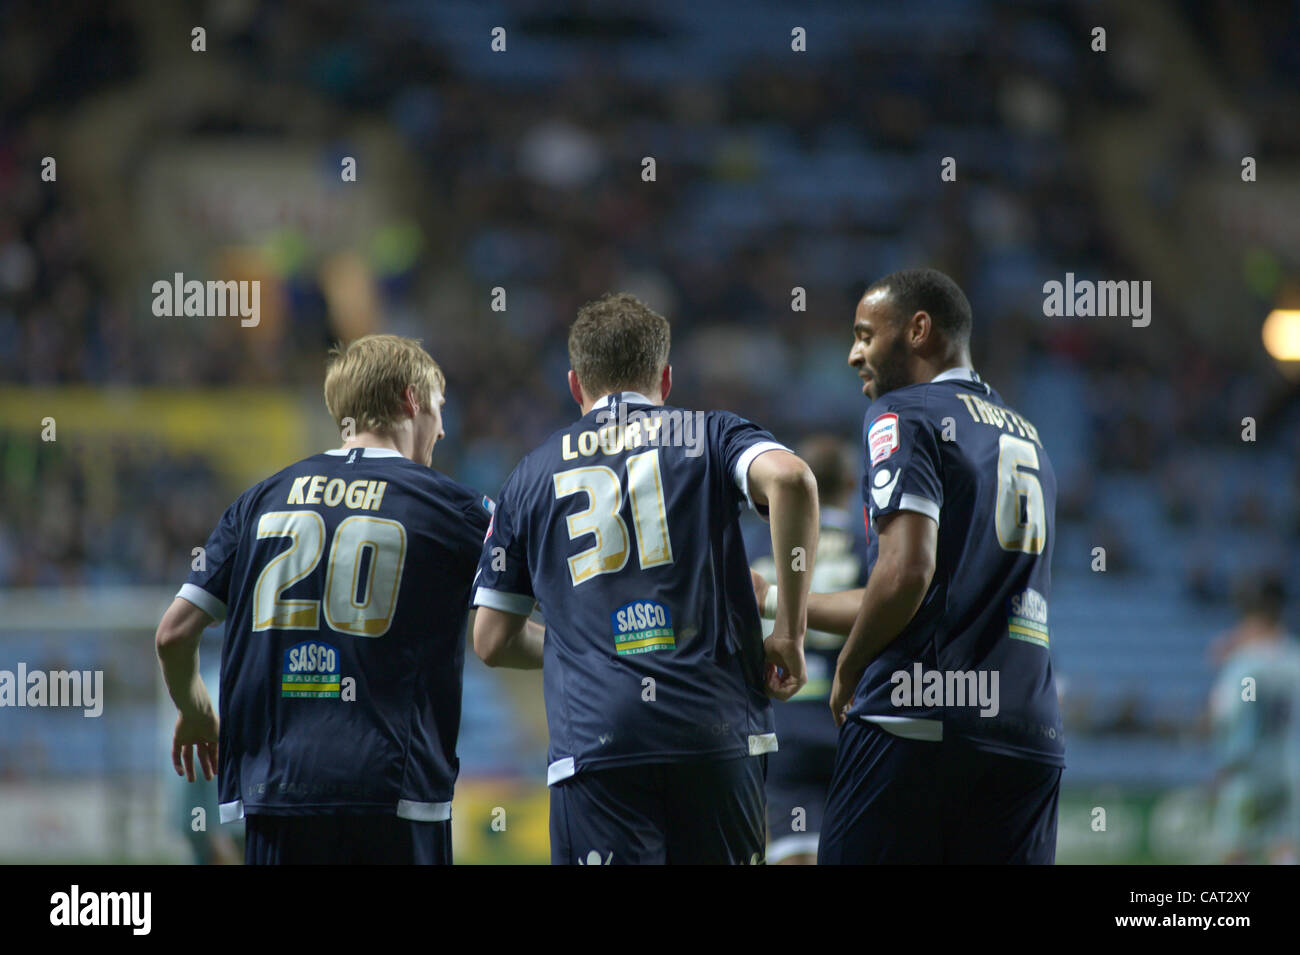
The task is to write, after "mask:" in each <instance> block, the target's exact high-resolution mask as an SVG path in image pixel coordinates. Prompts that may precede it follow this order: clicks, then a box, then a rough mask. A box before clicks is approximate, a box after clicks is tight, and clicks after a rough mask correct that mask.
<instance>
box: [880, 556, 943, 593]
mask: <svg viewBox="0 0 1300 955" xmlns="http://www.w3.org/2000/svg"><path fill="white" fill-rule="evenodd" d="M882 569H885V571H886V574H887V579H888V580H889V582H890V584H891V588H890V589H892V590H893V591H894V592H895V593H897V594H905V595H908V596H911V597H917V596H924V595H925V592H926V591H927V590H929V589H930V582H931V581H932V580H933V579H934V561H932V560H927V559H926V557H925V555H914V556H909V557H900V558H896V559H895V560H893V561H891V562H890V564H889V566H888V568H887V569H886V568H882Z"/></svg>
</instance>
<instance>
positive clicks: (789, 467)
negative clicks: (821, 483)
mask: <svg viewBox="0 0 1300 955" xmlns="http://www.w3.org/2000/svg"><path fill="white" fill-rule="evenodd" d="M770 457H772V458H773V459H774V460H773V461H772V462H771V466H770V467H769V468H768V470H767V472H766V474H765V475H764V477H765V481H764V484H765V487H764V490H765V491H766V496H767V498H768V500H769V501H782V502H788V503H790V504H810V503H812V502H813V501H816V500H817V478H816V477H814V476H813V472H812V468H810V467H808V465H807V464H805V463H804V460H803V459H802V458H800V457H796V456H795V455H793V454H781V455H776V454H773V455H770Z"/></svg>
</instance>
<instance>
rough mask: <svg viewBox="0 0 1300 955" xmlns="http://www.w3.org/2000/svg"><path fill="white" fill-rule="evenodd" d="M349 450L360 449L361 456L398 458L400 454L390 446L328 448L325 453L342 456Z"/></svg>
mask: <svg viewBox="0 0 1300 955" xmlns="http://www.w3.org/2000/svg"><path fill="white" fill-rule="evenodd" d="M349 451H360V452H361V456H362V457H363V458H400V457H401V456H402V452H401V451H394V450H393V449H392V448H330V449H329V450H328V451H326V452H325V453H326V454H337V455H339V456H342V455H345V454H347V453H348V452H349Z"/></svg>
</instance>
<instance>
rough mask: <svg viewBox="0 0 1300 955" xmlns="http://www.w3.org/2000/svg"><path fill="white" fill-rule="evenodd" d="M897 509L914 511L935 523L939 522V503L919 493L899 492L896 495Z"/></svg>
mask: <svg viewBox="0 0 1300 955" xmlns="http://www.w3.org/2000/svg"><path fill="white" fill-rule="evenodd" d="M898 509H899V510H900V511H916V513H918V514H924V515H925V516H926V517H928V518H930V519H931V520H932V521H934V522H935V523H936V524H938V523H939V505H938V504H936V503H934V501H932V500H930V499H929V498H928V497H921V495H919V494H900V495H899V496H898Z"/></svg>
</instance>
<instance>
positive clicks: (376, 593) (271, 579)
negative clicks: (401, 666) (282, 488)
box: [253, 511, 406, 637]
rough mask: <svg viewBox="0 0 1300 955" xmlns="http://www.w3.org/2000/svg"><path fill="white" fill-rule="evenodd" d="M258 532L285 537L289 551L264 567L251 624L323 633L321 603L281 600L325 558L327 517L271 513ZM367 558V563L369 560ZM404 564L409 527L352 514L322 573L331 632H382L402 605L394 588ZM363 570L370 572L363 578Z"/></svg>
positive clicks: (340, 529)
mask: <svg viewBox="0 0 1300 955" xmlns="http://www.w3.org/2000/svg"><path fill="white" fill-rule="evenodd" d="M257 537H258V540H261V539H262V538H264V537H287V538H289V540H290V542H291V543H290V545H289V549H288V550H286V551H282V552H281V553H279V554H276V555H275V556H274V557H272V558H271V560H269V561H268V562H267V564H266V566H265V567H263V568H262V572H261V574H259V575H258V577H257V586H256V587H254V588H253V629H254V630H255V631H256V630H318V629H320V610H321V603H322V601H320V600H284V599H282V598H281V597H280V595H281V594H282V593H284V591H286V590H288V589H289V588H290V587H292V586H293V585H294V584H296V583H298V581H300V580H302V579H303V578H305V577H306V576H307V575H308V574H310V573H311V572H312V571H313V570H315V569H316V565H317V564H319V563H320V559H321V554H323V553H324V550H325V521H324V519H323V518H322V517H321V516H320V515H319V514H317V513H316V512H315V511H270V512H268V513H266V514H263V515H262V517H261V519H260V520H259V521H258V522H257ZM367 552H368V555H369V558H370V560H369V563H368V564H366V563H365V561H364V558H365V557H366V556H367ZM405 563H406V528H405V527H403V526H402V525H401V524H399V523H398V522H397V521H390V520H385V519H384V518H379V517H361V516H357V515H353V516H352V517H347V518H344V519H343V521H342V522H341V523H340V524H339V526H338V527H337V528H336V529H335V531H334V541H333V543H332V544H331V545H330V557H329V566H328V568H327V569H326V571H325V599H324V605H325V622H326V623H327V624H329V627H330V629H331V630H337V631H339V632H340V633H350V634H353V635H354V636H358V637H382V636H383V635H384V634H385V633H387V632H388V628H389V626H390V625H391V624H392V622H393V611H394V610H396V609H397V588H398V585H399V584H400V583H401V581H402V566H403V565H404V564H405ZM363 568H364V569H365V571H366V574H365V577H364V578H361V576H360V575H361V571H362V570H363Z"/></svg>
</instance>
